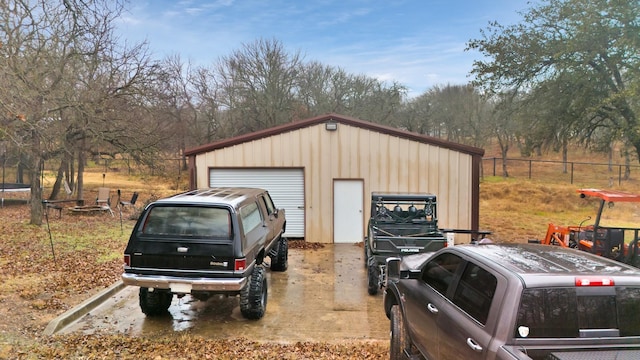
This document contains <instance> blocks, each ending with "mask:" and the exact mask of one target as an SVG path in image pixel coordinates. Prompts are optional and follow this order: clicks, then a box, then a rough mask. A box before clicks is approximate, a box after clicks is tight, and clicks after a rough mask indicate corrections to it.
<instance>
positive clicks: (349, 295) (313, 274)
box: [47, 244, 389, 342]
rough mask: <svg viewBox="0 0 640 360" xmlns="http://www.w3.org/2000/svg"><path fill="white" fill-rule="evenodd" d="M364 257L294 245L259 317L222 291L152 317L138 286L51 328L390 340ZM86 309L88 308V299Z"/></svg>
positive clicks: (343, 248)
mask: <svg viewBox="0 0 640 360" xmlns="http://www.w3.org/2000/svg"><path fill="white" fill-rule="evenodd" d="M363 256H364V254H363V251H362V248H360V247H358V246H355V245H353V244H335V245H327V246H325V247H324V248H323V249H318V250H298V249H291V250H290V251H289V269H288V270H287V271H286V272H282V273H279V272H271V271H268V272H267V281H268V286H269V298H268V303H267V312H266V314H265V316H264V317H263V318H262V319H260V320H257V321H251V320H246V319H244V318H243V317H242V315H241V314H240V309H239V306H238V298H237V297H229V298H228V297H222V296H219V297H214V298H212V299H209V300H208V301H206V302H201V301H197V300H195V299H192V298H191V297H190V296H185V297H183V298H181V299H178V298H177V297H174V300H173V303H172V305H171V307H170V308H169V314H168V315H166V316H161V317H153V318H147V317H145V316H144V314H142V312H141V311H140V309H139V307H138V288H136V287H125V288H124V289H122V290H121V291H116V292H115V293H111V294H109V295H107V296H102V297H97V299H96V300H95V302H100V304H99V305H97V306H94V308H93V309H91V310H90V311H89V312H87V311H84V313H83V312H81V311H80V312H77V313H76V314H74V315H72V316H67V317H69V318H70V319H65V320H59V319H56V320H54V321H52V322H51V324H49V326H48V327H47V330H48V333H54V332H59V333H69V332H83V333H87V334H90V333H94V332H107V333H109V332H121V333H128V334H132V335H144V336H155V335H162V334H167V333H171V332H176V333H180V332H188V333H190V334H196V335H200V336H204V337H209V338H234V337H248V338H250V339H253V340H258V341H281V342H295V341H330V342H331V341H343V340H364V339H367V340H382V341H386V340H388V337H389V320H388V319H387V318H386V316H385V315H384V311H383V308H382V295H380V294H379V295H377V296H369V295H368V294H367V282H366V281H367V279H366V271H365V269H364V259H363ZM116 288H117V287H116ZM81 307H84V308H85V309H87V308H88V307H87V306H86V304H85V305H84V306H81ZM67 313H72V314H73V313H74V312H73V311H71V310H70V311H69V312H67ZM65 314H66V313H65ZM63 316H64V315H63ZM54 323H57V325H53V324H54ZM50 328H51V329H50Z"/></svg>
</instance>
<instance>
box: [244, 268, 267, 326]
mask: <svg viewBox="0 0 640 360" xmlns="http://www.w3.org/2000/svg"><path fill="white" fill-rule="evenodd" d="M264 271H265V270H264V268H263V267H262V266H256V267H254V268H253V272H252V273H251V278H250V279H249V283H248V284H247V285H246V286H245V287H244V288H243V289H242V290H241V292H240V312H241V313H242V316H244V317H245V318H247V319H250V320H257V319H260V318H262V317H263V316H264V312H265V311H266V309H267V278H266V277H265V276H264Z"/></svg>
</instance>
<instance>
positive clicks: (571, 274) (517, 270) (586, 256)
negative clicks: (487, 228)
mask: <svg viewBox="0 0 640 360" xmlns="http://www.w3.org/2000/svg"><path fill="white" fill-rule="evenodd" d="M455 248H456V249H458V250H459V251H460V252H462V253H465V254H468V255H471V256H472V257H474V258H476V259H477V258H480V259H486V260H487V264H495V265H497V266H500V267H503V268H505V269H507V270H508V271H509V272H511V273H514V274H517V275H519V276H520V277H521V278H522V279H524V280H525V283H528V284H529V285H533V284H532V282H535V283H539V280H538V281H534V280H533V279H534V278H537V279H540V276H539V275H551V276H549V277H547V276H545V280H544V281H546V282H547V284H548V285H550V282H554V283H555V281H554V280H552V279H557V280H558V281H565V280H562V275H566V276H567V277H568V279H569V280H571V279H574V281H575V276H576V275H582V276H609V277H613V276H616V277H618V276H625V275H629V276H630V277H633V278H634V280H632V282H633V283H637V284H640V269H637V268H634V267H632V266H630V265H626V264H623V263H620V262H617V261H614V260H611V259H607V258H605V257H602V256H597V255H593V254H590V253H587V252H584V251H579V250H575V249H569V248H562V247H549V246H545V245H539V244H482V245H459V246H456V247H455ZM495 265H493V266H495ZM536 275H537V276H536ZM527 280H528V281H527Z"/></svg>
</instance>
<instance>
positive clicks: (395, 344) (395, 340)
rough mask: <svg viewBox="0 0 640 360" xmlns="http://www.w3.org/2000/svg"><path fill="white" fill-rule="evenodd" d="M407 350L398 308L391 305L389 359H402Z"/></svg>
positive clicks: (404, 331) (407, 343)
mask: <svg viewBox="0 0 640 360" xmlns="http://www.w3.org/2000/svg"><path fill="white" fill-rule="evenodd" d="M407 349H409V339H408V338H407V331H406V328H405V327H404V319H403V318H402V313H401V312H400V306H399V305H393V306H392V307H391V344H390V352H389V355H390V357H389V358H390V359H391V360H400V359H404V358H405V357H404V353H405V351H406V350H407Z"/></svg>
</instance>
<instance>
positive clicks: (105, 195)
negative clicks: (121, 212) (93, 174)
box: [96, 187, 114, 216]
mask: <svg viewBox="0 0 640 360" xmlns="http://www.w3.org/2000/svg"><path fill="white" fill-rule="evenodd" d="M96 204H97V205H100V206H102V207H104V208H105V209H106V210H109V213H111V216H114V215H113V210H111V189H109V188H105V187H100V188H98V197H97V198H96Z"/></svg>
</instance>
